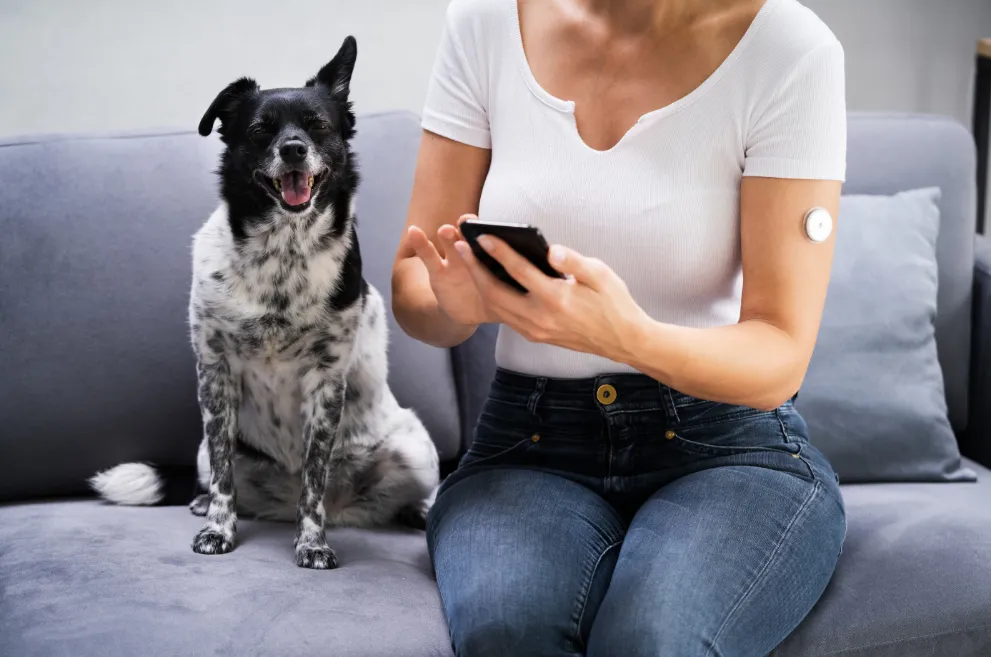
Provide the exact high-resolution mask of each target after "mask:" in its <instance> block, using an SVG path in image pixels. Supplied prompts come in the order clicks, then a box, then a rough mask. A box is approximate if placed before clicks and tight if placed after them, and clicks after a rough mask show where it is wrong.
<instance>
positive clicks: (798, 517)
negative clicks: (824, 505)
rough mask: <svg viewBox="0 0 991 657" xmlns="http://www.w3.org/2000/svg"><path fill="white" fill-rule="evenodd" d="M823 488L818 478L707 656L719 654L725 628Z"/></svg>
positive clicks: (718, 633)
mask: <svg viewBox="0 0 991 657" xmlns="http://www.w3.org/2000/svg"><path fill="white" fill-rule="evenodd" d="M821 489H822V485H821V484H820V483H819V481H818V480H816V481H815V484H814V485H813V486H812V492H810V493H809V495H808V497H806V498H805V501H803V502H802V506H800V507H799V508H798V511H796V512H795V515H793V516H792V518H791V521H790V522H789V523H788V526H787V527H785V530H784V531H783V532H781V537H780V538H779V539H778V542H777V543H776V544H775V546H774V549H773V550H771V554H770V556H768V558H767V560H766V561H765V562H764V565H763V567H762V568H761V569H760V572H758V573H757V575H756V576H754V579H753V581H752V582H751V583H750V586H748V587H747V590H746V591H744V592H743V593H742V594H741V595H740V597H739V599H738V600H737V601H736V602H735V603H734V604H733V606H732V608H730V610H729V613H727V614H726V618H725V620H723V622H722V624H721V625H720V626H719V629H718V630H716V633H715V635H713V637H712V643H711V644H710V645H709V648H708V649H707V650H706V656H707V657H708V656H709V655H713V654H718V653H717V652H715V651H716V650H717V646H718V645H719V638H720V636H721V635H722V633H723V630H725V629H726V627H727V626H728V625H729V623H730V621H731V620H733V618H734V616H735V615H736V613H737V611H739V609H740V608H741V607H742V606H743V603H744V602H745V601H746V600H747V598H749V597H750V595H751V594H752V593H753V592H754V590H755V589H756V588H757V585H758V584H760V582H761V581H762V580H763V578H764V576H765V575H766V574H767V573H768V571H770V569H771V566H772V565H773V564H774V561H775V560H776V559H777V558H778V556H779V555H780V554H781V550H782V547H783V546H784V544H785V541H786V540H788V538H789V537H790V536H791V533H792V531H793V530H794V528H795V526H796V525H797V524H798V521H799V520H801V519H802V517H804V516H805V514H806V512H807V511H808V510H809V508H810V507H811V506H812V502H813V501H814V500H815V499H816V497H818V495H819V491H820V490H821Z"/></svg>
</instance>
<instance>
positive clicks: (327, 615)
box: [0, 501, 451, 657]
mask: <svg viewBox="0 0 991 657" xmlns="http://www.w3.org/2000/svg"><path fill="white" fill-rule="evenodd" d="M200 524H201V520H200V519H199V518H196V517H194V516H192V515H190V513H189V511H188V510H186V509H185V508H182V507H158V508H123V507H112V506H106V505H103V504H101V503H98V502H88V501H83V502H63V503H51V504H24V505H17V506H7V507H0V654H3V655H17V656H18V657H50V656H52V655H66V656H70V655H71V656H72V657H91V656H92V657H97V656H99V657H118V656H119V657H125V656H126V657H133V656H134V655H143V656H146V657H157V656H159V655H161V656H165V655H168V656H170V657H171V656H175V655H216V656H222V655H232V656H233V655H237V656H238V657H241V656H245V657H246V656H248V655H266V656H269V655H341V656H344V655H347V656H348V657H352V656H353V657H363V656H367V657H385V656H388V657H401V656H409V657H425V656H428V655H431V656H432V655H438V656H448V655H451V648H450V640H449V638H448V632H447V625H446V623H445V622H444V617H443V614H442V611H441V608H440V602H439V599H438V595H437V589H436V587H435V586H434V583H433V579H432V578H431V574H430V565H429V561H428V558H427V551H426V543H425V541H424V539H423V533H422V532H404V531H398V530H397V531H378V532H370V531H358V530H335V531H332V532H328V540H329V541H330V544H331V545H332V546H333V547H334V548H335V550H336V551H337V555H338V558H339V559H340V561H341V566H340V567H339V568H338V569H337V570H333V571H314V570H304V569H302V568H297V567H296V566H295V564H294V563H293V552H292V539H293V527H292V526H291V525H289V524H276V523H261V522H251V521H241V522H240V523H239V532H238V546H237V548H236V549H235V550H234V552H232V553H230V554H227V555H222V556H210V557H207V556H201V555H197V554H193V552H192V550H190V548H189V543H190V541H191V539H192V537H193V535H194V534H195V533H196V531H197V529H198V528H199V527H200Z"/></svg>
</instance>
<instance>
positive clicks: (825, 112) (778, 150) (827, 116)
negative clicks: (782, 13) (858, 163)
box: [743, 41, 846, 181]
mask: <svg viewBox="0 0 991 657" xmlns="http://www.w3.org/2000/svg"><path fill="white" fill-rule="evenodd" d="M743 175H745V176H759V177H764V178H804V179H812V180H839V181H844V180H845V178H846V83H845V77H844V56H843V47H842V46H841V45H840V44H839V42H837V41H833V42H830V43H828V44H824V45H822V46H819V47H817V48H815V49H814V50H811V51H809V52H808V53H806V54H805V55H804V56H803V57H802V59H801V60H800V61H799V62H798V64H797V65H796V66H795V67H794V68H793V70H792V71H791V72H790V73H789V74H788V75H787V76H785V78H784V79H783V80H782V81H781V83H780V84H779V85H778V88H777V90H776V91H775V92H774V94H773V95H772V96H771V98H770V101H769V102H768V103H767V104H766V105H765V106H764V107H762V108H760V110H759V111H758V112H757V118H756V121H755V122H754V123H753V124H752V126H751V129H750V132H749V135H748V138H747V145H746V156H745V161H744V169H743Z"/></svg>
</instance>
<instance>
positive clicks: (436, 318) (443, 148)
mask: <svg viewBox="0 0 991 657" xmlns="http://www.w3.org/2000/svg"><path fill="white" fill-rule="evenodd" d="M490 154H491V151H489V150H488V149H484V148H476V147H474V146H469V145H467V144H463V143H460V142H457V141H453V140H451V139H447V138H445V137H441V136H439V135H436V134H434V133H432V132H427V131H424V133H423V138H422V140H421V143H420V152H419V156H418V158H417V163H416V174H415V176H414V179H413V195H412V198H411V199H410V206H409V213H408V215H407V218H406V228H407V230H406V232H404V233H403V239H402V241H401V242H400V244H399V251H398V253H397V254H396V260H395V263H394V265H393V269H392V311H393V313H394V314H395V316H396V321H397V322H398V323H399V326H400V327H402V329H403V330H404V331H405V332H406V333H407V334H409V335H410V336H411V337H413V338H415V339H417V340H420V341H422V342H426V343H427V344H431V345H434V346H437V347H451V346H454V345H456V344H460V343H461V342H463V341H464V340H466V339H468V338H469V337H470V336H471V334H472V333H474V331H475V329H476V328H477V327H478V323H477V321H472V320H473V319H474V320H477V319H478V318H477V317H475V316H474V315H475V313H472V312H468V313H467V314H465V315H463V316H459V315H458V313H457V312H455V311H452V312H445V311H444V310H443V309H442V308H441V306H440V304H438V299H437V295H436V294H435V287H436V285H438V282H439V284H441V285H445V284H446V288H445V291H446V292H447V294H448V297H449V298H448V299H446V301H448V304H446V306H447V308H448V309H452V308H454V309H459V310H462V309H463V310H468V311H470V310H471V308H466V306H470V305H471V303H472V302H473V301H474V302H475V303H477V299H472V298H468V297H469V296H472V297H473V296H476V295H477V292H476V291H475V290H474V286H473V285H470V284H471V280H470V278H468V276H467V273H466V272H464V271H463V269H462V268H461V263H460V261H459V259H457V258H455V259H454V261H453V262H449V259H448V258H447V256H448V255H450V254H449V253H448V251H449V249H450V246H451V244H453V240H454V239H457V231H456V230H454V229H453V228H452V227H450V226H448V228H446V229H445V231H446V232H445V231H440V229H441V227H442V226H444V225H446V224H451V225H453V224H456V223H457V221H458V218H459V217H460V216H462V215H464V214H474V213H477V212H478V201H479V198H480V197H481V193H482V184H483V183H484V182H485V176H486V174H487V173H488V169H489V158H490ZM438 231H440V235H438ZM445 237H446V239H445ZM445 243H446V247H445ZM428 266H430V267H431V269H433V270H434V271H433V272H428ZM430 273H433V274H434V285H433V286H432V285H431V276H430ZM459 274H460V277H459ZM459 280H460V283H461V284H464V283H467V284H469V286H470V288H471V289H463V290H461V293H463V296H464V298H461V296H459V290H458V286H459ZM452 315H453V316H452Z"/></svg>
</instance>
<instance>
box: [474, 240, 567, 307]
mask: <svg viewBox="0 0 991 657" xmlns="http://www.w3.org/2000/svg"><path fill="white" fill-rule="evenodd" d="M478 243H479V245H480V246H481V247H482V248H483V249H485V250H486V252H488V254H489V255H490V256H492V257H493V258H494V259H495V260H496V261H497V262H498V263H499V264H500V265H502V266H503V268H504V269H505V270H506V273H508V274H509V275H510V276H512V277H513V279H514V280H516V281H517V282H518V283H519V284H520V285H522V286H523V287H525V288H526V289H527V290H529V291H530V293H531V294H538V295H546V294H550V293H552V290H553V284H554V281H552V280H551V279H549V278H548V277H547V275H545V274H544V272H542V271H540V270H539V269H537V268H536V267H535V266H534V265H533V264H532V263H531V262H530V261H529V260H527V259H526V258H524V257H523V256H521V255H520V254H519V253H517V252H516V251H515V250H513V248H512V247H511V246H509V245H508V244H506V243H505V242H503V241H502V240H501V239H499V238H497V237H492V236H491V235H483V236H482V237H479V238H478Z"/></svg>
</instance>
